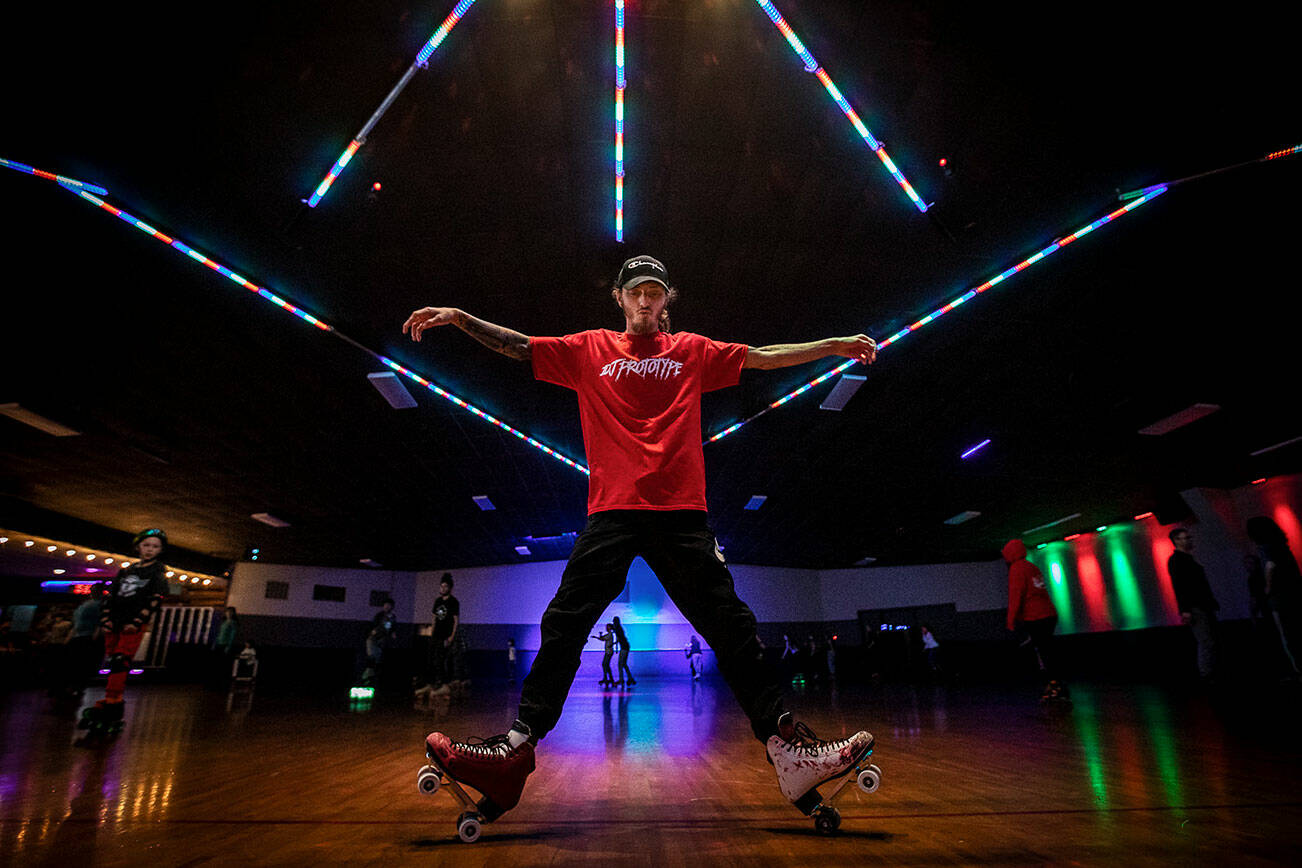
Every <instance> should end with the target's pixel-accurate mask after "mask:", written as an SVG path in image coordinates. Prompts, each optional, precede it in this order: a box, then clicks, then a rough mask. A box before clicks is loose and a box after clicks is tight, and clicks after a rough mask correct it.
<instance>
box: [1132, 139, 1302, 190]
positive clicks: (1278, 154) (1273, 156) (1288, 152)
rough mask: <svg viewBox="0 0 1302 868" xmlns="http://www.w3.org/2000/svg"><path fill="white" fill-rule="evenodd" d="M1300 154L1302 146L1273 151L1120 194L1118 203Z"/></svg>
mask: <svg viewBox="0 0 1302 868" xmlns="http://www.w3.org/2000/svg"><path fill="white" fill-rule="evenodd" d="M1300 153H1302V145H1294V146H1293V147H1291V148H1284V149H1282V150H1279V151H1272V152H1271V153H1269V154H1266V155H1265V156H1264V157H1257V158H1256V159H1255V160H1244V161H1243V162H1242V163H1233V164H1231V165H1229V166H1221V167H1220V168H1219V169H1211V170H1210V171H1207V172H1199V173H1198V174H1196V175H1187V176H1185V177H1183V178H1177V179H1175V180H1174V181H1163V182H1162V183H1160V184H1153V185H1151V186H1148V187H1141V188H1139V189H1138V190H1130V191H1127V192H1125V193H1120V194H1118V195H1117V199H1118V201H1121V202H1125V201H1127V200H1129V199H1134V198H1136V197H1138V196H1142V195H1144V194H1145V193H1147V192H1149V191H1150V190H1156V189H1157V188H1158V187H1165V188H1166V189H1168V190H1169V189H1171V188H1172V187H1175V186H1178V185H1180V184H1183V183H1185V182H1187V181H1197V180H1199V179H1200V178H1210V177H1211V176H1212V175H1219V174H1221V173H1222V172H1231V171H1233V170H1235V169H1242V168H1243V167H1244V166H1254V165H1256V164H1257V163H1268V162H1270V161H1271V160H1280V159H1283V158H1284V157H1291V156H1293V155H1295V154H1300Z"/></svg>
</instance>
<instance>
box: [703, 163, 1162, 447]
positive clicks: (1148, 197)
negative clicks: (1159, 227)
mask: <svg viewBox="0 0 1302 868" xmlns="http://www.w3.org/2000/svg"><path fill="white" fill-rule="evenodd" d="M1165 192H1166V188H1165V187H1158V188H1157V189H1155V190H1151V191H1149V192H1148V193H1147V194H1145V195H1144V196H1141V197H1140V198H1138V199H1135V200H1134V201H1132V202H1129V203H1127V204H1126V205H1123V206H1122V207H1120V208H1118V209H1117V210H1115V211H1112V212H1111V213H1108V214H1105V215H1104V216H1102V217H1100V218H1099V219H1097V220H1095V221H1094V222H1093V223H1087V224H1085V225H1084V226H1082V227H1081V228H1079V229H1077V230H1076V231H1075V232H1073V233H1071V234H1070V235H1068V236H1066V237H1065V238H1059V239H1058V240H1057V241H1055V242H1053V243H1052V244H1050V245H1049V246H1048V247H1045V248H1044V249H1043V250H1040V251H1038V252H1036V253H1034V254H1032V255H1031V256H1028V257H1027V258H1026V259H1023V260H1022V261H1021V262H1019V263H1017V264H1016V265H1014V266H1011V267H1009V268H1006V269H1004V270H1003V271H1001V272H999V273H998V274H996V275H995V276H994V277H992V278H990V279H989V280H987V281H986V282H985V283H983V284H981V285H980V286H975V287H973V288H972V289H969V290H968V291H967V292H965V293H963V294H962V295H960V296H959V297H957V298H955V299H954V300H953V301H951V302H949V303H948V304H946V305H944V306H943V307H939V308H937V309H936V310H933V311H932V312H931V313H929V314H927V315H926V316H924V317H923V318H922V319H920V320H918V321H917V322H914V323H913V324H912V325H909V326H906V327H904V328H902V329H900V330H899V331H897V332H896V333H895V334H893V335H891V336H890V337H888V338H886V339H885V340H881V341H878V342H877V349H878V350H879V351H880V350H884V349H886V348H887V347H889V346H890V345H891V344H893V343H896V342H898V341H900V340H903V339H904V338H905V337H907V336H908V335H910V334H912V333H913V332H915V331H917V330H918V329H920V328H922V327H923V326H925V325H928V324H930V323H932V322H934V321H936V320H938V319H940V318H941V317H942V316H944V315H945V314H947V313H949V312H950V311H952V310H953V309H954V308H956V307H958V306H959V305H961V304H966V303H967V302H969V301H971V300H972V299H974V298H976V297H977V296H978V295H980V294H981V293H983V292H985V291H986V290H987V289H990V288H991V287H993V286H997V285H999V284H1001V283H1003V282H1004V281H1005V280H1007V279H1008V278H1010V277H1012V276H1013V275H1014V274H1017V273H1018V272H1021V271H1025V270H1026V269H1028V268H1030V267H1031V266H1032V265H1034V264H1035V263H1037V262H1039V261H1040V260H1042V259H1044V258H1045V257H1046V256H1051V255H1053V254H1054V253H1057V252H1058V251H1059V250H1061V249H1062V248H1064V247H1066V246H1067V245H1068V244H1071V243H1072V242H1074V241H1078V240H1080V239H1081V238H1084V237H1085V236H1086V235H1088V234H1090V233H1091V232H1093V231H1094V230H1095V229H1098V228H1099V227H1101V226H1106V225H1107V224H1108V223H1111V222H1112V221H1113V220H1115V219H1117V218H1118V217H1120V216H1121V215H1122V214H1127V213H1129V212H1131V211H1134V210H1135V209H1136V208H1138V207H1139V206H1141V205H1143V204H1145V203H1148V202H1151V201H1153V200H1154V199H1156V198H1157V197H1158V196H1160V195H1162V194H1163V193H1165ZM857 364H859V362H858V361H857V360H855V359H846V360H845V361H844V362H842V363H841V364H839V365H837V366H836V367H835V368H833V369H832V370H830V371H828V372H827V373H825V374H821V375H819V376H817V377H815V378H814V379H812V380H810V381H809V382H808V383H805V385H803V386H801V387H800V388H798V389H796V390H794V391H791V392H788V393H787V394H785V395H783V396H782V397H781V398H778V399H777V400H776V401H774V402H772V403H771V404H769V405H768V406H767V407H765V408H764V409H763V410H760V411H759V412H758V413H756V414H755V415H753V416H750V417H748V418H746V419H743V420H741V421H740V422H735V423H733V424H732V425H729V426H728V427H727V428H724V429H723V430H722V431H719V432H717V433H715V434H713V435H711V436H710V437H709V438H708V439H707V440H706V441H705V442H707V443H714V442H716V441H718V440H722V439H723V438H724V437H727V436H728V435H729V434H732V433H734V432H735V431H737V430H738V429H739V428H741V427H742V426H744V425H747V424H749V423H751V422H753V421H755V420H756V419H758V418H759V417H760V416H763V415H764V414H765V413H767V412H769V411H770V410H776V409H777V408H778V407H781V406H782V405H783V404H785V403H787V402H788V401H791V400H793V399H795V398H798V397H800V396H801V395H803V394H805V393H806V392H808V391H809V390H810V389H812V388H814V387H815V386H817V385H818V384H820V383H824V382H826V381H827V380H829V379H831V378H832V377H835V376H836V375H838V374H840V373H843V372H844V371H847V370H849V369H850V368H851V367H852V366H854V365H857Z"/></svg>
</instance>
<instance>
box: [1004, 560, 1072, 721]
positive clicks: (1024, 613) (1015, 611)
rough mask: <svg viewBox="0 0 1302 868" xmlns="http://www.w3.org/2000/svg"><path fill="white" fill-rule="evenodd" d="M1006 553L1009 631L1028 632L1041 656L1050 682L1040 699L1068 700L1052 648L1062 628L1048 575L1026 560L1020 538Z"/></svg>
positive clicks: (1042, 665)
mask: <svg viewBox="0 0 1302 868" xmlns="http://www.w3.org/2000/svg"><path fill="white" fill-rule="evenodd" d="M1003 554H1004V560H1005V561H1007V562H1008V622H1007V626H1008V630H1009V632H1012V633H1016V632H1017V628H1018V627H1019V626H1020V627H1021V628H1022V629H1023V630H1025V631H1026V632H1027V634H1029V636H1030V639H1031V644H1032V645H1033V646H1034V648H1035V653H1036V654H1038V655H1039V657H1040V665H1041V667H1042V669H1043V672H1044V677H1045V679H1046V680H1047V683H1046V684H1045V686H1044V692H1043V693H1042V694H1041V695H1040V700H1041V701H1047V700H1054V699H1066V698H1067V696H1068V691H1067V686H1066V685H1065V684H1063V683H1062V681H1061V680H1060V678H1059V673H1058V669H1057V665H1056V664H1057V658H1056V657H1055V656H1054V654H1053V651H1052V647H1051V646H1052V643H1053V631H1054V630H1056V629H1057V628H1058V610H1057V609H1056V608H1055V607H1054V605H1053V600H1051V599H1049V589H1048V588H1047V587H1046V586H1045V584H1044V574H1043V573H1041V572H1040V570H1039V568H1038V567H1036V566H1035V564H1033V563H1031V562H1030V561H1028V560H1027V559H1026V545H1025V544H1024V543H1023V542H1022V541H1021V540H1019V539H1014V540H1009V541H1008V542H1007V543H1005V545H1004V549H1003Z"/></svg>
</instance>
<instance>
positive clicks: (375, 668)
mask: <svg viewBox="0 0 1302 868" xmlns="http://www.w3.org/2000/svg"><path fill="white" fill-rule="evenodd" d="M397 638H398V616H397V615H395V614H393V600H385V601H384V603H383V604H381V606H380V611H378V612H376V613H375V617H374V618H372V619H371V629H370V630H369V631H368V632H367V634H366V671H364V672H363V673H362V684H376V683H378V682H379V680H380V667H381V665H383V663H384V652H385V651H386V650H388V648H389V646H390V645H391V644H393V642H394V641H395V640H396V639H397Z"/></svg>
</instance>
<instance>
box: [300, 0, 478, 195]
mask: <svg viewBox="0 0 1302 868" xmlns="http://www.w3.org/2000/svg"><path fill="white" fill-rule="evenodd" d="M473 5H475V0H461V2H460V3H458V4H457V5H456V6H455V7H454V8H453V10H452V11H451V12H450V13H448V17H447V18H445V19H443V23H442V24H440V25H439V29H438V30H435V31H434V35H433V36H431V37H430V38H429V41H428V42H426V43H425V45H424V47H422V48H421V50H420V52H419V53H418V54H417V55H416V59H415V60H414V61H413V62H412V64H411V66H409V67H407V71H406V72H404V73H403V74H402V78H400V79H398V83H397V84H395V85H394V86H393V89H392V90H390V91H389V95H388V96H386V97H385V98H384V102H382V103H380V107H379V108H377V109H376V110H375V111H374V112H373V113H372V114H371V117H370V118H369V119H368V120H367V121H366V124H365V125H364V126H363V127H362V128H361V130H360V131H359V132H358V133H357V135H355V136H353V140H352V141H351V142H349V143H348V147H347V148H345V149H344V152H343V153H342V154H340V155H339V159H337V160H335V164H334V166H332V167H331V168H330V171H329V172H327V173H326V176H325V178H323V179H322V180H321V183H320V184H318V185H317V188H316V190H314V191H313V192H312V195H311V196H309V197H308V198H307V199H305V200H304V201H305V202H306V203H307V206H308V207H309V208H315V207H316V206H317V203H318V202H320V201H321V199H322V197H324V196H325V194H326V193H328V192H329V191H330V185H331V184H333V183H334V182H335V180H336V179H337V178H338V177H339V176H340V175H341V174H342V173H343V171H344V167H345V166H347V165H348V163H349V162H350V161H351V160H352V159H353V155H354V154H356V153H357V149H358V148H360V147H361V146H362V145H364V144H366V137H367V136H368V135H370V134H371V130H372V129H373V128H374V127H375V125H376V124H377V123H379V121H380V118H381V117H383V116H384V113H385V112H386V111H388V110H389V106H391V105H393V101H394V100H395V99H397V98H398V94H400V93H402V89H403V88H405V87H406V86H407V82H409V81H411V79H412V76H414V75H415V74H416V71H417V70H419V69H425V68H426V66H428V64H429V59H430V55H432V54H433V53H434V52H435V51H436V50H437V49H438V47H439V46H440V45H442V44H443V40H444V39H446V38H447V36H448V34H449V33H450V32H452V28H453V27H456V26H457V22H458V21H460V20H461V18H462V16H464V15H465V14H466V12H467V11H468V10H469V9H470V7H471V6H473Z"/></svg>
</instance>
